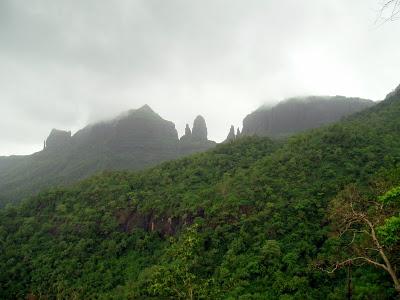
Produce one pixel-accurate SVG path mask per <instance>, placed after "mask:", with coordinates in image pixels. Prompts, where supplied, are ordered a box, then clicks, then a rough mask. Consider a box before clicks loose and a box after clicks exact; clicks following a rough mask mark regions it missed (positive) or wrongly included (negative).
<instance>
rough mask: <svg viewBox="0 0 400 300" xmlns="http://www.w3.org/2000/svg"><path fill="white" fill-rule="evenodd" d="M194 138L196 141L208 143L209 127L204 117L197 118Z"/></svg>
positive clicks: (193, 132)
mask: <svg viewBox="0 0 400 300" xmlns="http://www.w3.org/2000/svg"><path fill="white" fill-rule="evenodd" d="M192 137H193V139H194V140H198V141H207V125H206V120H204V118H203V117H202V116H197V117H196V119H195V120H194V122H193V130H192Z"/></svg>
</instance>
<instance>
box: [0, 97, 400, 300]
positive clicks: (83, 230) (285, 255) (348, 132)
mask: <svg viewBox="0 0 400 300" xmlns="http://www.w3.org/2000/svg"><path fill="white" fill-rule="evenodd" d="M399 116H400V90H399V89H397V90H396V91H395V92H393V93H391V94H389V95H388V96H387V98H386V99H385V100H384V101H382V102H380V103H379V104H377V105H375V106H373V107H372V108H369V109H367V110H365V111H362V112H360V113H357V114H355V115H352V116H350V117H348V118H346V119H344V120H342V121H341V122H339V123H336V124H333V125H328V126H324V127H322V128H319V129H314V130H311V131H307V132H304V133H301V134H297V135H294V136H292V137H290V138H288V139H287V140H278V141H276V140H272V139H269V138H257V137H243V138H239V139H236V140H235V141H234V142H230V143H226V144H223V145H219V146H217V147H216V148H215V149H213V150H210V151H208V152H205V153H200V154H195V155H193V156H190V157H187V158H182V159H179V160H175V161H170V162H166V163H163V164H161V165H160V166H157V167H154V168H152V169H149V170H145V171H140V172H105V173H102V174H99V175H97V176H94V177H91V178H89V179H87V180H85V181H82V182H80V183H78V184H75V185H73V186H70V187H66V188H54V189H51V190H48V191H45V192H42V193H40V194H38V195H37V196H35V197H32V198H29V199H27V200H25V201H23V202H22V203H21V204H20V205H18V206H8V207H7V208H6V209H3V210H1V211H0V245H1V247H0V269H1V270H2V272H0V298H2V299H23V298H27V297H28V298H29V299H345V298H346V297H347V298H354V299H393V298H395V297H396V295H399V293H400V292H399V290H397V291H396V289H399V288H400V287H399V286H398V285H397V284H398V282H397V284H396V278H398V277H397V276H398V274H399V272H398V270H399V268H400V256H399V249H400V232H399V230H400V215H399V214H400V118H399ZM369 224H370V225H372V226H369ZM390 271H392V272H390Z"/></svg>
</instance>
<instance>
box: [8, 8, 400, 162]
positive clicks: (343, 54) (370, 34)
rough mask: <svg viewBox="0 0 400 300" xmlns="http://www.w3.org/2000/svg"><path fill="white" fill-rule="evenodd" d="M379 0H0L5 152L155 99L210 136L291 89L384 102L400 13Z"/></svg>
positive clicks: (397, 64) (169, 116) (397, 67)
mask: <svg viewBox="0 0 400 300" xmlns="http://www.w3.org/2000/svg"><path fill="white" fill-rule="evenodd" d="M380 4H381V2H380V0H324V1H321V0H240V1H239V0H201V1H195V0H168V1H167V0H118V1H117V0H115V1H110V0H85V1H82V0H65V1H62V0H59V1H54V0H30V1H25V0H1V1H0V128H1V129H0V155H11V154H30V153H33V152H35V151H39V150H41V148H42V146H43V140H44V139H45V138H46V137H47V135H48V134H49V133H50V131H51V129H52V128H58V129H64V130H72V132H73V133H74V132H76V131H77V130H78V129H80V128H82V127H84V126H85V125H87V124H90V123H93V122H96V121H99V120H103V119H109V118H112V117H114V116H116V115H118V114H120V113H121V112H123V111H126V110H129V109H134V108H139V107H140V106H142V105H144V104H148V105H150V106H151V107H152V108H153V110H154V111H156V112H157V113H158V114H160V115H161V116H162V117H163V118H164V119H166V120H170V121H173V122H174V123H175V124H176V127H177V130H178V133H179V135H182V134H183V132H184V127H185V124H186V123H189V124H192V122H193V120H194V118H195V117H196V116H197V115H199V114H200V115H202V116H204V117H205V119H206V122H207V125H208V132H209V138H210V139H213V140H215V141H217V142H220V141H222V140H223V139H224V138H225V137H226V136H227V134H228V131H229V127H230V125H231V124H233V125H235V127H237V126H239V127H241V124H242V120H243V118H244V117H245V116H246V115H247V114H248V113H250V112H252V111H254V110H255V109H257V108H258V107H259V106H261V105H262V104H269V105H273V104H275V103H277V102H279V101H280V100H283V99H285V98H288V97H291V96H305V95H345V96H357V97H363V98H368V99H372V100H381V99H383V98H384V97H385V95H386V94H388V93H389V92H390V91H391V90H393V89H394V88H395V87H396V86H398V85H399V84H400V76H399V71H400V39H399V38H398V37H399V36H400V20H399V21H393V22H384V23H383V22H381V20H380V19H379V18H378V15H379V8H380Z"/></svg>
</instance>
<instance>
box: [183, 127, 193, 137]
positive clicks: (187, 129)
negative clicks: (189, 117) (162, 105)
mask: <svg viewBox="0 0 400 300" xmlns="http://www.w3.org/2000/svg"><path fill="white" fill-rule="evenodd" d="M185 135H186V136H191V135H192V131H191V130H190V127H189V124H186V127H185Z"/></svg>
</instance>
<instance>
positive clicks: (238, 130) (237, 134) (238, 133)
mask: <svg viewBox="0 0 400 300" xmlns="http://www.w3.org/2000/svg"><path fill="white" fill-rule="evenodd" d="M239 136H240V129H239V128H238V129H237V131H236V138H238V137H239Z"/></svg>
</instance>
